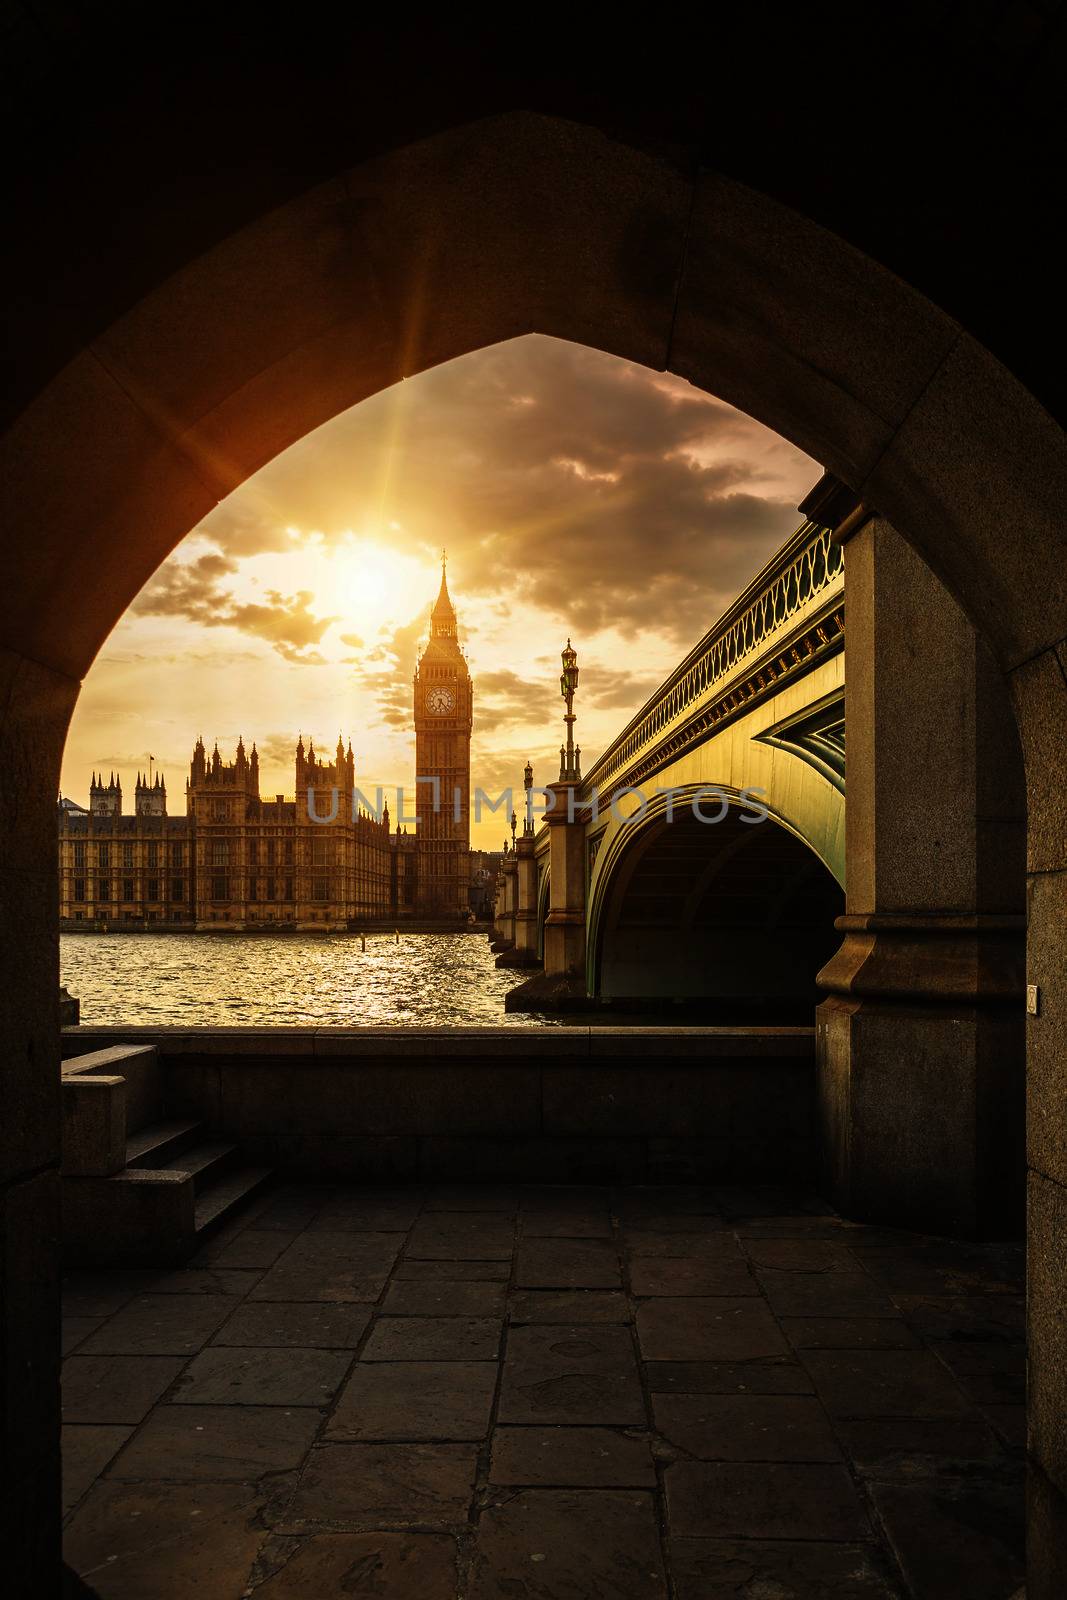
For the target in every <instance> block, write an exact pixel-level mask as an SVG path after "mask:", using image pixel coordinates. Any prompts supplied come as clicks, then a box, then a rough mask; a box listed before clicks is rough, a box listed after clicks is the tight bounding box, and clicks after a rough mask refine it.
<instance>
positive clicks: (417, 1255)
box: [407, 1212, 515, 1261]
mask: <svg viewBox="0 0 1067 1600" xmlns="http://www.w3.org/2000/svg"><path fill="white" fill-rule="evenodd" d="M514 1248H515V1226H514V1223H512V1222H511V1221H498V1220H497V1219H496V1218H495V1217H493V1216H483V1215H481V1214H474V1215H467V1214H466V1213H463V1212H453V1213H447V1214H441V1213H435V1214H434V1215H432V1216H427V1217H424V1218H422V1219H421V1220H420V1221H419V1222H417V1223H416V1224H415V1226H414V1228H412V1230H411V1234H410V1236H409V1238H408V1249H407V1253H408V1256H409V1257H410V1258H411V1259H413V1260H416V1261H419V1260H421V1261H510V1260H511V1255H512V1251H513V1250H514Z"/></svg>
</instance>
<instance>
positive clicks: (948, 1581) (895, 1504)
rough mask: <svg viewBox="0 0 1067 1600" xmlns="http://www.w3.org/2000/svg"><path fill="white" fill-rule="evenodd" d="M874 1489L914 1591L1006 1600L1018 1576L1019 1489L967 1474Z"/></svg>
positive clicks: (1021, 1570) (1021, 1563) (1022, 1572)
mask: <svg viewBox="0 0 1067 1600" xmlns="http://www.w3.org/2000/svg"><path fill="white" fill-rule="evenodd" d="M871 1495H872V1498H873V1500H874V1504H875V1507H876V1509H877V1512H878V1516H879V1518H880V1519H881V1521H882V1524H883V1526H884V1527H885V1529H886V1532H887V1534H888V1536H889V1540H890V1544H891V1545H892V1548H893V1550H894V1552H895V1554H896V1556H897V1559H898V1561H899V1562H900V1565H901V1567H902V1568H903V1571H904V1575H905V1579H906V1581H907V1583H908V1585H909V1587H910V1589H911V1592H912V1593H913V1594H917V1595H938V1594H946V1595H947V1594H950V1593H955V1594H959V1595H966V1596H967V1600H1003V1597H1004V1596H1006V1595H1014V1593H1015V1591H1016V1589H1017V1588H1018V1586H1019V1584H1021V1583H1022V1582H1023V1580H1024V1578H1025V1576H1026V1566H1025V1557H1024V1551H1023V1540H1022V1536H1021V1529H1019V1528H1018V1527H1017V1517H1016V1515H1015V1504H1016V1500H1017V1498H1018V1492H1017V1490H1015V1489H1013V1488H1007V1487H1005V1485H1003V1484H1002V1483H999V1482H997V1481H993V1482H989V1481H983V1480H982V1479H979V1478H975V1477H974V1476H971V1477H968V1478H964V1479H958V1480H952V1479H948V1480H946V1479H938V1480H936V1481H934V1482H926V1483H922V1484H914V1483H912V1484H897V1483H893V1484H889V1483H874V1484H872V1485H871ZM952 1586H955V1587H954V1588H953V1587H952Z"/></svg>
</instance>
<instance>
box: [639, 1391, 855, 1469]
mask: <svg viewBox="0 0 1067 1600" xmlns="http://www.w3.org/2000/svg"><path fill="white" fill-rule="evenodd" d="M652 1409H653V1415H654V1417H655V1420H656V1427H657V1429H658V1430H659V1432H660V1434H661V1435H662V1436H663V1438H664V1439H666V1440H668V1441H669V1442H670V1443H671V1444H673V1445H677V1447H678V1448H679V1449H680V1450H684V1451H685V1453H686V1454H687V1455H690V1456H694V1457H695V1458H696V1459H697V1460H698V1461H840V1459H841V1451H840V1448H839V1446H838V1444H837V1440H836V1439H835V1437H834V1433H833V1429H832V1428H831V1426H830V1424H829V1421H828V1420H827V1417H826V1413H825V1411H824V1410H823V1408H822V1406H821V1405H820V1404H819V1402H818V1400H816V1399H815V1398H814V1397H813V1396H807V1395H784V1394H783V1395H778V1394H774V1395H761V1394H744V1395H732V1394H725V1395H709V1394H669V1395H667V1394H660V1395H657V1396H656V1397H655V1402H654V1404H653V1408H652Z"/></svg>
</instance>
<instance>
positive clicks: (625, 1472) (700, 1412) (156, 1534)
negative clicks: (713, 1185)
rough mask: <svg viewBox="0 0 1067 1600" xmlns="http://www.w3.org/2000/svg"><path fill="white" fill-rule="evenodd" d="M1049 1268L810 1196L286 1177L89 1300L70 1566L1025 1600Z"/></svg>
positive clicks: (107, 1276) (224, 1584)
mask: <svg viewBox="0 0 1067 1600" xmlns="http://www.w3.org/2000/svg"><path fill="white" fill-rule="evenodd" d="M1022 1270H1023V1264H1022V1249H1021V1247H1015V1246H1010V1245H973V1244H956V1243H952V1242H949V1241H945V1240H942V1239H932V1238H926V1237H923V1236H920V1235H917V1234H907V1233H897V1232H893V1231H888V1230H884V1229H874V1228H868V1227H861V1226H855V1225H852V1224H849V1223H847V1222H843V1221H842V1220H841V1219H840V1218H838V1217H837V1216H835V1215H833V1214H832V1213H830V1212H829V1211H828V1210H827V1208H826V1207H825V1206H824V1205H823V1204H822V1202H820V1201H818V1200H813V1199H811V1198H810V1197H809V1196H807V1195H805V1194H802V1193H798V1192H785V1191H781V1190H770V1189H751V1190H743V1189H737V1188H733V1189H722V1188H719V1189H704V1188H685V1189H681V1188H643V1189H642V1188H630V1189H620V1190H615V1191H613V1192H612V1191H608V1190H605V1189H594V1188H578V1189H560V1188H547V1187H544V1188H521V1189H518V1188H517V1189H499V1188H497V1189H487V1188H482V1189H459V1188H432V1189H429V1190H427V1191H425V1192H420V1191H416V1190H406V1189H405V1190H392V1191H385V1190H374V1189H355V1188H336V1189H318V1188H311V1187H296V1186H294V1187H288V1188H285V1189H282V1190H276V1191H275V1192H274V1193H272V1194H269V1195H268V1196H266V1197H265V1198H262V1199H260V1200H259V1201H258V1202H257V1203H256V1204H255V1205H253V1206H251V1207H249V1208H248V1209H247V1210H246V1211H245V1212H244V1213H243V1214H242V1215H241V1216H240V1217H239V1218H238V1219H237V1220H236V1221H235V1222H234V1223H233V1224H232V1225H231V1226H230V1227H229V1228H228V1229H227V1231H226V1232H225V1234H223V1235H221V1236H217V1237H216V1238H215V1239H214V1240H213V1241H212V1243H211V1244H210V1245H209V1246H208V1247H206V1248H205V1249H204V1250H203V1251H202V1252H201V1254H200V1255H199V1256H198V1257H197V1258H196V1259H195V1260H194V1261H192V1262H191V1263H190V1264H189V1266H188V1267H187V1268H184V1269H181V1270H177V1271H168V1272H158V1271H151V1270H148V1271H137V1272H134V1271H122V1272H104V1271H99V1272H88V1273H78V1274H77V1275H75V1276H73V1277H72V1278H71V1279H69V1280H68V1283H67V1290H66V1297H65V1310H64V1316H65V1320H64V1343H65V1349H66V1351H67V1360H66V1364H65V1375H64V1389H63V1395H64V1423H65V1427H64V1468H65V1484H64V1488H65V1504H66V1507H67V1513H68V1514H67V1525H66V1534H65V1545H66V1558H67V1560H68V1562H69V1563H70V1564H71V1566H72V1567H73V1568H75V1569H76V1571H78V1572H79V1573H81V1574H82V1575H83V1577H84V1578H85V1579H86V1580H87V1582H88V1583H89V1584H90V1585H91V1586H92V1587H93V1588H95V1590H96V1591H97V1592H98V1593H99V1594H100V1595H101V1596H104V1597H109V1600H110V1597H115V1600H118V1597H124V1600H125V1597H129V1600H165V1597H166V1600H171V1597H178V1596H186V1595H192V1594H194V1593H197V1594H201V1595H203V1594H209V1595H210V1596H211V1597H212V1600H231V1597H232V1600H239V1597H241V1596H244V1595H246V1594H250V1593H254V1594H255V1595H257V1596H262V1597H263V1600H298V1597H300V1600H330V1597H331V1596H335V1595H336V1596H338V1597H340V1596H342V1595H352V1594H363V1593H367V1594H373V1595H375V1596H376V1597H379V1600H394V1597H395V1600H410V1597H413V1596H418V1597H419V1600H456V1597H458V1596H460V1595H463V1596H466V1597H469V1600H497V1597H499V1600H504V1597H505V1596H507V1597H512V1600H513V1597H516V1596H520V1597H529V1600H556V1597H559V1600H589V1597H617V1600H623V1597H627V1600H628V1597H631V1596H633V1597H638V1596H642V1597H643V1596H647V1597H649V1600H661V1597H662V1600H666V1596H667V1595H668V1593H669V1592H672V1591H671V1590H670V1589H669V1579H668V1573H669V1574H670V1577H671V1579H672V1580H673V1593H674V1594H675V1595H676V1596H677V1600H720V1597H726V1596H735V1595H739V1594H740V1595H748V1594H755V1593H757V1592H758V1593H759V1594H763V1593H765V1592H766V1593H767V1594H768V1595H769V1594H772V1593H773V1594H775V1595H777V1594H782V1595H789V1596H797V1597H808V1596H811V1597H822V1596H825V1595H828V1594H834V1595H835V1596H843V1597H846V1600H868V1597H870V1600H876V1597H878V1600H881V1597H885V1596H898V1595H909V1594H910V1595H913V1596H917V1597H922V1600H925V1597H927V1596H929V1597H935V1596H942V1595H944V1596H957V1595H959V1594H966V1595H968V1596H969V1600H987V1597H988V1600H1007V1597H1008V1596H1010V1595H1012V1594H1013V1592H1014V1591H1015V1589H1016V1587H1017V1586H1018V1584H1019V1583H1020V1582H1021V1581H1022V1575H1023V1572H1022V1555H1021V1545H1022V1528H1023V1491H1022V1484H1023V1445H1024V1410H1023V1393H1022V1385H1023V1345H1022V1330H1023V1308H1022V1298H1021V1293H1022Z"/></svg>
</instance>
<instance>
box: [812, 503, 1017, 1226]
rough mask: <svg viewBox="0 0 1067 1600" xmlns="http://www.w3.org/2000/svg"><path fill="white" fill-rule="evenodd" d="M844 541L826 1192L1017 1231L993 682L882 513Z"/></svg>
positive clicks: (1011, 851) (888, 1215) (950, 604)
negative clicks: (841, 846)
mask: <svg viewBox="0 0 1067 1600" xmlns="http://www.w3.org/2000/svg"><path fill="white" fill-rule="evenodd" d="M851 520H852V521H853V522H856V521H858V522H859V523H860V526H859V527H858V531H856V532H854V533H853V534H852V535H851V536H850V537H849V538H848V539H847V542H846V543H845V630H846V632H845V641H846V642H845V651H846V669H845V683H846V687H845V729H846V746H847V752H848V755H847V783H848V798H847V804H846V820H845V838H846V913H845V915H844V916H843V917H842V918H840V919H839V921H838V927H839V928H840V929H841V931H842V932H843V933H844V936H845V937H844V943H843V944H842V946H841V948H840V950H839V951H838V953H837V954H836V955H835V956H834V957H833V959H832V960H831V961H830V962H829V963H828V964H827V966H826V967H825V968H824V969H823V971H822V972H821V973H820V975H819V983H820V986H821V987H822V988H823V989H824V990H825V991H826V992H827V994H828V998H827V999H826V1000H825V1001H823V1003H822V1004H821V1005H820V1006H819V1008H818V1011H817V1014H816V1034H817V1051H818V1093H819V1115H820V1122H821V1134H822V1146H823V1160H824V1181H825V1184H826V1186H827V1190H828V1193H829V1194H830V1195H831V1196H832V1198H833V1199H834V1201H835V1203H836V1204H837V1205H839V1206H840V1207H841V1209H842V1210H843V1211H845V1212H846V1213H847V1214H848V1215H850V1216H854V1217H861V1218H865V1219H868V1220H872V1221H884V1222H887V1223H893V1224H896V1225H897V1226H904V1227H916V1228H923V1229H927V1230H930V1231H933V1232H938V1233H948V1234H956V1235H965V1236H975V1235H998V1234H999V1235H1004V1234H1012V1233H1018V1232H1020V1231H1021V1225H1022V1175H1023V1142H1022V1141H1023V1115H1024V1020H1023V1019H1024V992H1025V986H1024V927H1025V917H1024V912H1025V834H1026V808H1025V796H1024V791H1023V779H1022V762H1021V755H1020V751H1019V745H1018V739H1017V735H1016V731H1015V724H1014V720H1013V717H1012V713H1011V708H1010V703H1009V697H1008V690H1007V685H1006V683H1005V681H1004V679H1003V677H1002V675H1001V673H1000V671H999V669H998V667H997V666H996V664H995V662H994V661H993V658H992V656H991V655H990V654H989V652H988V651H987V649H986V647H985V646H984V644H983V643H982V642H981V641H980V640H979V639H978V638H977V636H976V634H975V632H974V629H973V628H972V627H971V625H970V623H969V622H968V620H967V618H966V616H965V615H964V614H963V612H962V611H961V610H960V608H959V606H958V605H957V604H956V602H955V600H953V598H952V597H951V596H950V595H949V593H948V592H947V590H946V589H945V588H944V587H943V586H942V585H941V583H940V582H939V581H938V579H937V578H936V577H935V576H934V575H933V573H932V572H931V571H930V569H929V568H928V567H927V566H926V565H925V563H924V562H923V561H922V560H921V559H920V557H919V556H918V555H917V554H916V553H915V552H914V551H913V550H912V548H911V547H910V546H909V545H907V544H906V543H905V542H904V541H903V539H901V538H900V537H899V535H898V534H897V533H896V532H895V531H894V529H893V528H892V527H890V526H889V524H888V523H886V522H885V521H883V520H881V519H879V518H877V517H872V518H870V519H868V520H866V521H863V520H862V516H860V517H855V516H854V517H853V518H852V519H851Z"/></svg>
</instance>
